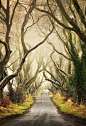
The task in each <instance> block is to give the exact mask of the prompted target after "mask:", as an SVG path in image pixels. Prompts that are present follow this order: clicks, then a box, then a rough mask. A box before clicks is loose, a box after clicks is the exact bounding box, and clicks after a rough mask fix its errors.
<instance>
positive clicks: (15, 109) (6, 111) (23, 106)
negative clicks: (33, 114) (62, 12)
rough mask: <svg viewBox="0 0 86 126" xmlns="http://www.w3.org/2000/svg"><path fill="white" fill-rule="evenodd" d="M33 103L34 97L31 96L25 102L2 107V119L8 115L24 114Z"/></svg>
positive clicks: (0, 112)
mask: <svg viewBox="0 0 86 126" xmlns="http://www.w3.org/2000/svg"><path fill="white" fill-rule="evenodd" d="M33 103H34V100H33V98H32V97H30V96H29V99H27V100H26V101H25V102H24V103H20V104H11V105H10V106H8V107H0V119H2V118H5V117H7V116H13V115H18V114H23V113H24V112H25V111H26V110H27V109H28V108H30V106H31V105H32V104H33Z"/></svg>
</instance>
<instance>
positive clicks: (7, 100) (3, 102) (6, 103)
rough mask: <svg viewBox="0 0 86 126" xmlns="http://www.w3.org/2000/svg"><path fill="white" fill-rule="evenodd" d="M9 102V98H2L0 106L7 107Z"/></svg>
mask: <svg viewBox="0 0 86 126" xmlns="http://www.w3.org/2000/svg"><path fill="white" fill-rule="evenodd" d="M10 104H11V102H10V101H9V98H2V99H1V101H0V106H2V107H7V106H9V105H10Z"/></svg>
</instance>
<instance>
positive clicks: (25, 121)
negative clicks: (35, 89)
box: [1, 90, 74, 126]
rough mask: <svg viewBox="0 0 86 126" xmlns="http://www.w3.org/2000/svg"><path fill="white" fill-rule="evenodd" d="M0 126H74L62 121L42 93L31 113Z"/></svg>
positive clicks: (46, 96) (68, 121)
mask: <svg viewBox="0 0 86 126" xmlns="http://www.w3.org/2000/svg"><path fill="white" fill-rule="evenodd" d="M1 126H74V124H72V123H71V121H70V120H64V119H63V117H62V116H61V115H60V114H59V113H58V112H57V109H56V108H55V106H54V105H53V103H52V102H51V100H50V98H49V97H48V91H47V90H46V91H44V92H43V94H42V97H41V98H37V100H36V103H35V104H34V106H33V107H32V108H31V111H30V112H29V113H27V114H26V115H25V116H23V117H19V118H17V119H15V120H13V121H12V122H9V123H6V124H4V125H1Z"/></svg>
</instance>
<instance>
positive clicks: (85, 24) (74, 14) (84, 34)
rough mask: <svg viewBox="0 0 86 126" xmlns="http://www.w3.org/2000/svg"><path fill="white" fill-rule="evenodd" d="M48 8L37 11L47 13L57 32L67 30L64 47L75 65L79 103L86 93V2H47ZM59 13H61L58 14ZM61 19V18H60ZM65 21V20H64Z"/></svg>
mask: <svg viewBox="0 0 86 126" xmlns="http://www.w3.org/2000/svg"><path fill="white" fill-rule="evenodd" d="M45 3H46V6H47V7H44V8H43V7H42V8H43V9H42V8H41V7H40V6H39V7H35V8H36V10H38V11H40V12H42V13H43V14H44V13H46V14H47V15H48V17H49V19H50V20H51V21H52V25H54V27H55V29H56V30H57V29H58V28H59V27H60V28H61V29H63V28H64V29H65V36H66V38H67V40H68V42H67V41H66V40H65V37H64V45H65V47H66V49H67V52H68V53H69V57H70V60H71V61H72V62H73V65H74V74H73V80H74V81H73V83H74V86H75V87H76V91H77V94H78V101H79V103H80V102H81V98H82V97H84V96H83V95H85V92H86V81H85V77H86V61H85V59H86V18H85V6H84V5H85V1H84V0H83V1H82V2H81V1H80V0H70V1H69V0H65V1H63V0H53V1H51V0H47V1H46V2H45ZM58 11H59V12H58ZM59 17H60V18H59ZM63 19H64V20H63ZM74 35H77V36H78V37H77V38H78V39H77V42H78V45H79V44H80V47H81V53H82V54H81V56H80V55H79V52H78V51H77V49H76V45H74V41H76V40H74Z"/></svg>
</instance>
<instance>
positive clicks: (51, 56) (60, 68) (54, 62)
mask: <svg viewBox="0 0 86 126" xmlns="http://www.w3.org/2000/svg"><path fill="white" fill-rule="evenodd" d="M54 52H55V51H53V52H52V53H51V55H50V58H51V60H52V61H53V63H54V65H55V66H56V68H57V69H58V70H59V71H61V72H62V73H64V74H65V75H66V76H68V74H67V73H66V72H64V71H63V70H62V69H61V68H59V67H58V66H57V64H56V63H55V62H54V60H53V58H52V54H53V53H54Z"/></svg>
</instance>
